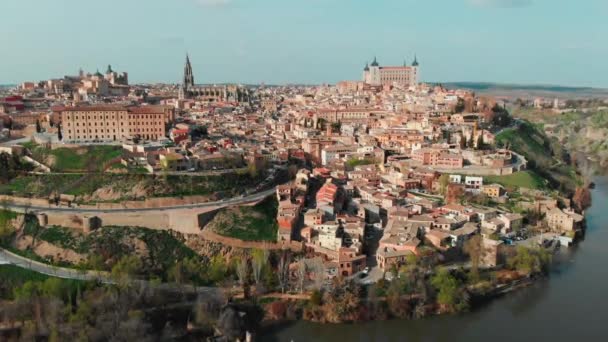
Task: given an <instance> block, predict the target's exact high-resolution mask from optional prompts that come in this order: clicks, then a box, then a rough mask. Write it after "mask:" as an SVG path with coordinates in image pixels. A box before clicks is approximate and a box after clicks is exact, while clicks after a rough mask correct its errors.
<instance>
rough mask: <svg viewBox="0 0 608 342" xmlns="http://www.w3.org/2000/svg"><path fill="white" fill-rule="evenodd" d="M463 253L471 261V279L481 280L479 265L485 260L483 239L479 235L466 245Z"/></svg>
mask: <svg viewBox="0 0 608 342" xmlns="http://www.w3.org/2000/svg"><path fill="white" fill-rule="evenodd" d="M463 251H464V253H465V254H467V255H468V256H469V258H470V259H471V273H470V274H471V279H472V280H473V281H476V280H478V279H479V264H480V263H481V260H482V258H483V254H484V248H483V237H482V236H481V235H479V234H477V235H475V236H473V237H472V238H470V239H469V240H467V242H465V243H464V247H463Z"/></svg>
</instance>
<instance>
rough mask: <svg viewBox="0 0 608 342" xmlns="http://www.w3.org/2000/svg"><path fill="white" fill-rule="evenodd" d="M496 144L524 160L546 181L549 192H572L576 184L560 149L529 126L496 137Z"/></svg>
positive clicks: (527, 123) (565, 157) (554, 140)
mask: <svg viewBox="0 0 608 342" xmlns="http://www.w3.org/2000/svg"><path fill="white" fill-rule="evenodd" d="M496 142H497V144H498V145H499V146H506V147H508V148H510V149H512V150H514V151H515V152H517V153H519V154H521V155H523V156H524V157H526V159H527V160H528V167H529V168H530V169H532V170H534V171H535V172H536V174H538V176H540V177H542V178H545V179H547V180H548V181H549V185H550V186H551V187H552V188H555V189H560V190H562V191H566V192H573V191H574V189H575V187H576V186H577V185H578V184H579V183H580V180H579V177H578V176H577V175H576V172H575V170H574V168H573V167H572V166H570V165H569V164H570V160H569V156H568V153H567V152H566V150H565V148H564V146H563V145H562V144H560V143H559V142H558V141H557V139H552V138H549V137H548V136H547V135H546V134H545V133H544V132H543V131H542V130H540V129H539V128H538V127H537V126H535V125H533V124H531V123H530V122H526V121H524V122H522V123H521V124H520V125H519V126H518V127H516V128H511V129H507V130H505V131H503V132H501V133H499V134H498V135H497V136H496Z"/></svg>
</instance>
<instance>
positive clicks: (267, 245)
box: [201, 229, 303, 252]
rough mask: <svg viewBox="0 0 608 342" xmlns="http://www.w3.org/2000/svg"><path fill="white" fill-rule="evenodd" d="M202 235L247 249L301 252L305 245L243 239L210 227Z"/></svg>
mask: <svg viewBox="0 0 608 342" xmlns="http://www.w3.org/2000/svg"><path fill="white" fill-rule="evenodd" d="M201 236H202V237H203V238H204V239H205V240H208V241H212V242H217V243H221V244H223V245H226V246H231V247H235V248H245V249H252V248H257V249H265V250H279V249H291V250H292V251H294V252H301V251H302V250H303V246H302V243H301V242H297V241H291V242H286V241H285V242H281V243H276V242H266V241H243V240H239V239H235V238H231V237H227V236H222V235H219V234H217V233H214V232H212V231H210V230H209V229H204V230H203V231H202V232H201Z"/></svg>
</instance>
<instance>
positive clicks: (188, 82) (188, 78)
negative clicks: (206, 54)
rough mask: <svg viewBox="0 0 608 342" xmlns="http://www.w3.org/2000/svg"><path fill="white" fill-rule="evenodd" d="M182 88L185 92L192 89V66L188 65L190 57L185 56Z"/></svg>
mask: <svg viewBox="0 0 608 342" xmlns="http://www.w3.org/2000/svg"><path fill="white" fill-rule="evenodd" d="M182 86H183V87H184V88H185V89H186V90H187V89H190V88H192V87H194V74H193V73H192V64H190V56H189V55H188V54H186V64H185V65H184V80H183V83H182Z"/></svg>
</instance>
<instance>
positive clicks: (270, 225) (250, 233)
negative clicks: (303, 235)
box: [207, 197, 279, 242]
mask: <svg viewBox="0 0 608 342" xmlns="http://www.w3.org/2000/svg"><path fill="white" fill-rule="evenodd" d="M277 208H278V203H277V200H276V198H275V197H272V198H269V199H266V200H264V201H263V202H260V203H259V204H257V205H255V206H253V207H237V208H227V209H222V210H220V212H219V213H218V214H217V215H216V216H215V218H214V219H213V220H212V221H211V222H210V223H209V224H208V226H207V227H209V228H210V229H213V230H214V231H215V232H216V233H218V234H220V235H224V236H227V237H232V238H236V239H239V240H244V241H272V242H275V241H276V240H277V231H278V229H279V227H278V224H277V221H276V215H277Z"/></svg>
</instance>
